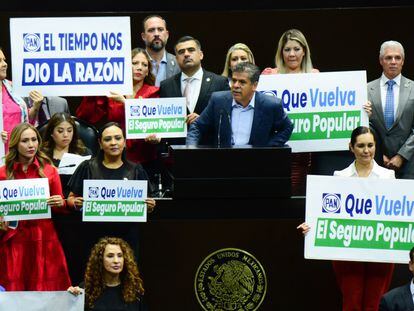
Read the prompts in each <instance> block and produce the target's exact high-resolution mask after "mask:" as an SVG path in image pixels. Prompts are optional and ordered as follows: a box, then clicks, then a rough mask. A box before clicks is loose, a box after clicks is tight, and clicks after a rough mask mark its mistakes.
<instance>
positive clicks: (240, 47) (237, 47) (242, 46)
mask: <svg viewBox="0 0 414 311" xmlns="http://www.w3.org/2000/svg"><path fill="white" fill-rule="evenodd" d="M237 50H242V51H245V52H246V53H247V58H248V60H249V63H252V64H254V63H255V62H254V56H253V52H252V51H251V50H250V48H249V47H248V46H247V45H246V44H244V43H236V44H234V45H233V46H231V47H230V48H229V50H228V51H227V55H226V62H225V63H224V69H223V73H222V74H221V75H222V76H224V77H229V75H230V72H231V68H230V60H231V54H232V53H233V52H234V51H237Z"/></svg>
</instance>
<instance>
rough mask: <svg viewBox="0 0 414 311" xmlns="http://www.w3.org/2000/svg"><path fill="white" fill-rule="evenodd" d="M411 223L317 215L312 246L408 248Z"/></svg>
mask: <svg viewBox="0 0 414 311" xmlns="http://www.w3.org/2000/svg"><path fill="white" fill-rule="evenodd" d="M413 243H414V223H412V222H403V221H382V220H356V219H332V218H318V221H317V225H316V232H315V246H326V247H342V248H366V249H394V250H410V249H411V248H412V246H413Z"/></svg>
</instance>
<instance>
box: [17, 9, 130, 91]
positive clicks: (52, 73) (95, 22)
mask: <svg viewBox="0 0 414 311" xmlns="http://www.w3.org/2000/svg"><path fill="white" fill-rule="evenodd" d="M130 28H131V27H130V17H128V16H119V17H66V18H49V17H47V18H11V19H10V38H13V40H11V52H12V53H11V54H12V57H11V59H12V68H13V89H14V91H15V93H16V94H18V95H20V96H28V94H29V92H30V91H32V90H39V91H41V93H42V94H43V95H45V96H88V95H109V91H114V92H119V93H120V94H124V95H132V92H133V91H132V73H131V68H132V65H131V29H130Z"/></svg>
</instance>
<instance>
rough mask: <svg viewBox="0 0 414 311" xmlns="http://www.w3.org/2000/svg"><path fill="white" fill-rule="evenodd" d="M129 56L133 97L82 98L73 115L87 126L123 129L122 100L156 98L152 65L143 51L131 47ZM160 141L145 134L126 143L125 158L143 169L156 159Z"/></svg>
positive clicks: (156, 91)
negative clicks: (108, 125)
mask: <svg viewBox="0 0 414 311" xmlns="http://www.w3.org/2000/svg"><path fill="white" fill-rule="evenodd" d="M131 56H132V80H133V96H123V95H121V94H118V93H114V92H110V93H111V95H109V96H108V97H103V96H98V97H96V96H88V97H84V98H83V99H82V102H81V104H80V105H79V107H78V108H77V109H76V116H77V117H78V118H80V119H83V120H85V121H87V122H89V123H92V124H96V123H101V122H102V123H107V122H117V123H119V124H120V125H121V126H123V127H124V126H125V108H124V103H125V99H126V98H157V97H159V95H158V90H159V88H158V87H156V86H154V83H155V77H154V75H153V74H152V68H151V66H152V64H151V61H150V59H149V57H148V55H147V53H146V52H145V50H144V49H141V48H135V49H133V50H132V52H131ZM159 142H160V139H159V138H157V137H156V136H155V135H149V136H148V137H147V138H146V139H145V140H143V139H128V140H127V158H128V160H130V161H133V162H135V163H141V164H142V165H143V166H144V168H146V165H147V164H148V163H149V162H152V161H154V160H155V159H156V158H157V153H156V148H155V144H157V143H159Z"/></svg>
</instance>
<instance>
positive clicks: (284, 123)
mask: <svg viewBox="0 0 414 311" xmlns="http://www.w3.org/2000/svg"><path fill="white" fill-rule="evenodd" d="M292 131H293V123H292V121H290V119H289V117H288V115H287V114H286V112H285V110H284V109H283V107H282V104H281V102H280V100H279V99H278V102H277V103H276V115H275V119H274V132H273V134H272V135H271V138H270V140H269V145H270V146H283V145H284V144H285V143H286V142H287V141H288V140H289V138H290V135H292Z"/></svg>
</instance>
